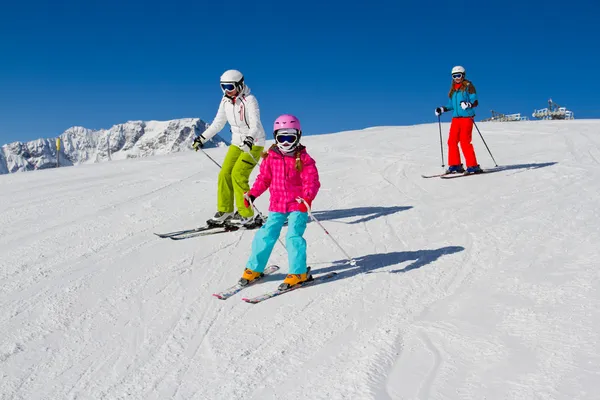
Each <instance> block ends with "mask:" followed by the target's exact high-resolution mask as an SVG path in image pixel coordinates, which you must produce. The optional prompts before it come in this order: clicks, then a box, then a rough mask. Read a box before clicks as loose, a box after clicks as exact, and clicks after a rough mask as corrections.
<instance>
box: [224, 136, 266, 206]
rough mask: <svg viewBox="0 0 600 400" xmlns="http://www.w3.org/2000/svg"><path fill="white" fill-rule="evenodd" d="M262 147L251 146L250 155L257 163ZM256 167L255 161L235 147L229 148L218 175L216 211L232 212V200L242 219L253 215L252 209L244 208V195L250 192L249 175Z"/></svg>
mask: <svg viewBox="0 0 600 400" xmlns="http://www.w3.org/2000/svg"><path fill="white" fill-rule="evenodd" d="M263 149H264V147H261V146H252V150H251V151H250V153H251V154H252V156H253V157H254V158H255V159H256V160H257V161H259V160H260V155H261V154H262V151H263ZM255 166H256V161H254V160H253V159H252V157H251V156H250V155H249V154H248V153H245V152H243V151H242V150H240V148H239V147H237V146H235V145H231V146H229V151H227V155H226V156H225V161H223V167H222V168H221V172H220V173H219V183H218V194H217V211H221V212H228V213H229V212H233V200H234V199H235V205H236V208H237V210H238V212H239V213H240V215H241V216H242V217H245V218H247V217H251V216H253V215H254V211H253V210H252V207H250V208H246V207H245V206H244V193H245V192H247V191H249V190H250V184H249V182H248V181H249V180H250V174H251V173H252V170H253V169H254V167H255Z"/></svg>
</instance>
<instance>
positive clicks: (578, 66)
mask: <svg viewBox="0 0 600 400" xmlns="http://www.w3.org/2000/svg"><path fill="white" fill-rule="evenodd" d="M284 3H285V4H284ZM359 3H360V4H353V3H352V2H347V1H346V2H338V1H329V2H327V1H313V0H306V1H302V2H299V1H296V2H282V1H250V0H248V1H244V2H241V1H197V0H196V1H189V2H185V1H168V2H165V1H160V2H158V1H146V2H144V3H138V2H131V1H129V2H126V1H113V0H106V1H96V0H89V1H80V0H77V1H71V0H69V1H62V2H56V1H21V2H12V3H9V4H4V5H3V7H2V8H3V10H2V13H0V143H7V142H12V141H16V140H20V141H27V140H32V139H35V138H38V137H53V136H56V135H58V134H60V133H62V132H63V131H64V130H65V129H67V128H69V127H71V126H74V125H79V126H85V127H87V128H109V127H110V126H112V125H114V124H117V123H122V122H125V121H128V120H150V119H155V120H167V119H173V118H184V117H199V118H202V119H203V120H205V121H206V122H211V121H212V118H213V116H214V114H215V112H216V110H217V107H218V103H219V100H220V97H221V91H220V88H219V85H218V83H219V76H220V75H221V73H222V72H223V71H224V70H226V69H229V68H236V69H239V70H241V71H242V72H243V73H244V74H245V76H246V82H247V83H248V85H249V86H250V87H251V88H252V90H253V92H254V94H255V95H256V96H257V98H258V100H259V103H260V106H261V110H262V121H263V124H264V125H265V127H266V128H267V130H268V131H270V129H271V125H272V122H273V120H274V119H275V118H276V117H277V116H278V115H279V114H283V113H293V114H296V115H297V116H298V117H299V118H300V119H301V121H302V122H303V127H304V131H305V133H307V134H311V133H327V132H337V131H342V130H350V129H362V128H365V127H370V126H380V125H411V124H419V123H427V122H435V121H436V117H435V116H434V114H433V109H434V108H435V107H436V106H438V105H443V104H445V103H446V100H447V97H446V95H447V91H448V88H449V84H450V69H451V68H452V66H454V65H456V64H460V65H464V66H465V67H466V68H467V76H468V78H470V79H471V80H472V81H473V83H474V84H475V86H476V88H477V91H478V93H479V97H480V108H479V111H478V119H481V118H484V117H488V116H489V115H490V110H491V109H494V110H496V111H500V112H505V113H512V112H521V113H524V114H526V115H528V116H530V115H531V112H532V111H533V109H534V108H542V107H545V106H546V104H547V103H546V102H547V99H548V98H549V97H552V98H553V99H554V101H556V102H557V103H558V104H561V105H564V106H567V107H568V108H570V109H572V110H573V111H574V112H575V117H576V118H600V105H599V103H598V101H597V99H596V97H597V96H596V95H597V93H599V91H600V78H599V76H598V74H599V72H598V71H600V65H599V64H600V62H599V60H598V48H599V46H600V45H599V44H598V43H599V42H598V40H599V39H600V28H599V26H600V23H599V22H598V15H600V5H598V2H597V1H594V0H588V1H579V0H574V1H569V2H566V3H565V2H558V1H554V0H547V1H543V2H542V1H535V2H522V3H521V2H517V1H504V2H501V3H498V2H494V3H493V4H490V5H488V4H487V3H489V2H476V1H472V0H471V1H460V0H457V1H411V2H402V1H398V0H396V1H377V0H373V1H368V2H359ZM479 3H485V4H479ZM520 3H521V4H520ZM498 11H500V12H498ZM448 118H449V117H448V116H447V115H446V116H445V117H444V119H445V120H447V119H448Z"/></svg>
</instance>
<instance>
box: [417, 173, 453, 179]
mask: <svg viewBox="0 0 600 400" xmlns="http://www.w3.org/2000/svg"><path fill="white" fill-rule="evenodd" d="M452 174H453V173H452V172H450V173H448V172H444V173H441V174H435V175H421V177H422V178H425V179H429V178H439V177H440V176H445V175H452Z"/></svg>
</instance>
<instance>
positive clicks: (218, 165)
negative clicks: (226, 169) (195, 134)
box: [200, 148, 221, 169]
mask: <svg viewBox="0 0 600 400" xmlns="http://www.w3.org/2000/svg"><path fill="white" fill-rule="evenodd" d="M200 151H201V152H202V153H204V155H205V156H206V157H208V158H209V159H210V161H212V162H214V163H215V165H216V166H217V167H219V169H221V164H219V163H218V162H216V161H215V160H214V159H213V158H212V157H211V156H209V155H208V153H207V152H205V151H204V150H202V148H200Z"/></svg>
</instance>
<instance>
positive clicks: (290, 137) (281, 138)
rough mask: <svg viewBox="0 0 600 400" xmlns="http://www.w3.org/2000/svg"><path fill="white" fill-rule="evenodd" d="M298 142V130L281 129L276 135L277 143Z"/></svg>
mask: <svg viewBox="0 0 600 400" xmlns="http://www.w3.org/2000/svg"><path fill="white" fill-rule="evenodd" d="M297 140H298V131H297V130H296V129H279V130H278V131H277V133H276V134H275V141H276V142H277V143H282V144H283V143H289V144H293V143H296V141H297Z"/></svg>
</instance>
